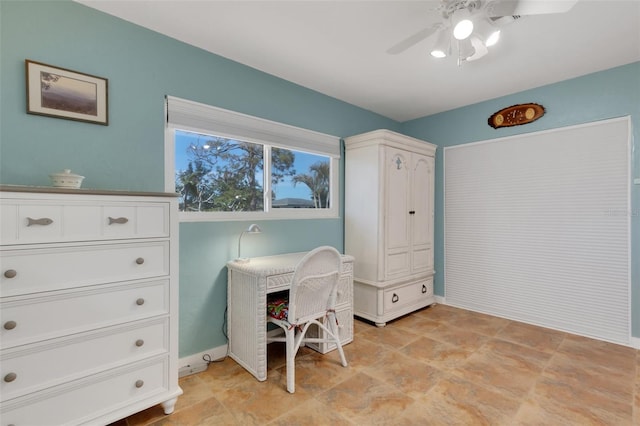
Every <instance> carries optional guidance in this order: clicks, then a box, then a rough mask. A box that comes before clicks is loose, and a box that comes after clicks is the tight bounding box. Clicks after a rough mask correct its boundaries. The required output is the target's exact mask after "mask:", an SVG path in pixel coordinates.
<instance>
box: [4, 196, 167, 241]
mask: <svg viewBox="0 0 640 426" xmlns="http://www.w3.org/2000/svg"><path fill="white" fill-rule="evenodd" d="M170 205H171V204H170V203H169V202H147V203H131V202H129V203H127V202H107V201H105V200H95V201H94V202H89V201H87V202H80V201H77V200H75V201H71V200H66V199H61V200H37V201H36V200H14V199H10V198H8V199H3V200H2V209H1V210H0V213H1V215H0V221H1V222H2V226H1V227H0V229H1V230H2V244H3V245H6V244H35V243H50V242H69V241H94V240H104V239H122V238H150V237H167V236H168V235H169V214H170Z"/></svg>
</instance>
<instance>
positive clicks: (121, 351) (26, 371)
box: [0, 318, 169, 401]
mask: <svg viewBox="0 0 640 426" xmlns="http://www.w3.org/2000/svg"><path fill="white" fill-rule="evenodd" d="M168 350H169V347H168V320H167V319H166V318H162V319H160V320H154V321H144V322H136V323H133V324H132V325H128V326H120V327H110V328H108V329H103V330H101V331H99V332H89V333H81V334H78V335H74V336H71V337H70V338H61V339H57V340H55V341H49V342H45V343H44V344H36V345H29V346H26V347H25V346H23V347H20V348H15V349H14V350H4V351H3V352H2V357H1V360H2V362H1V364H0V377H2V378H4V380H2V382H0V396H1V399H2V401H7V400H10V399H13V398H17V397H20V396H23V395H26V394H28V393H30V392H37V391H39V390H42V389H46V388H49V387H52V386H57V385H60V384H62V383H65V382H69V381H72V380H75V379H79V378H82V377H84V376H88V375H91V374H95V373H98V372H100V371H102V370H106V369H109V368H115V367H121V366H123V365H126V364H128V363H131V362H135V361H140V360H142V359H144V358H148V357H151V356H154V355H160V354H163V353H168ZM8 379H10V380H8Z"/></svg>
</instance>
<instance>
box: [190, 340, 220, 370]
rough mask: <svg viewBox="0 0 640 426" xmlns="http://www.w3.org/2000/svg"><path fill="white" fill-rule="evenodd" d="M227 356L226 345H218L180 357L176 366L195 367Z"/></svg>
mask: <svg viewBox="0 0 640 426" xmlns="http://www.w3.org/2000/svg"><path fill="white" fill-rule="evenodd" d="M225 356H227V345H222V346H218V347H216V348H212V349H209V350H206V351H202V352H199V353H197V354H193V355H189V356H186V357H184V358H180V360H179V361H178V368H179V369H182V368H185V367H196V366H200V365H202V364H207V362H210V361H215V360H218V359H222V358H224V357H225Z"/></svg>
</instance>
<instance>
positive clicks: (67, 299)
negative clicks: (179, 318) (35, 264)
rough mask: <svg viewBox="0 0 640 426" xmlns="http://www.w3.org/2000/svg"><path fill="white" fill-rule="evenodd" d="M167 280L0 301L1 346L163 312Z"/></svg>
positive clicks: (166, 309)
mask: <svg viewBox="0 0 640 426" xmlns="http://www.w3.org/2000/svg"><path fill="white" fill-rule="evenodd" d="M168 291H169V281H168V280H159V281H152V282H142V283H136V284H125V285H119V286H105V287H100V288H96V289H92V290H84V291H73V292H60V293H59V294H53V295H47V296H41V297H23V298H18V300H12V301H3V302H2V303H1V304H0V323H1V324H2V327H1V328H0V336H1V337H2V347H3V349H7V348H11V347H14V346H19V345H25V344H29V343H34V342H37V341H40V340H46V339H52V338H56V337H61V336H67V335H71V334H75V333H80V332H83V331H88V330H92V329H96V328H100V327H107V326H113V325H116V324H121V323H125V322H130V321H135V320H140V319H143V318H150V317H153V316H158V315H165V314H167V313H168V312H169V295H168Z"/></svg>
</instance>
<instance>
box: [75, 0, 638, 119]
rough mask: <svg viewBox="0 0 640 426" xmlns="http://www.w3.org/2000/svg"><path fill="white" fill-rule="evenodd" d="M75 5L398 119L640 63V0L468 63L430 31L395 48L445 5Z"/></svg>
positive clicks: (204, 1)
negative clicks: (436, 47)
mask: <svg viewBox="0 0 640 426" xmlns="http://www.w3.org/2000/svg"><path fill="white" fill-rule="evenodd" d="M76 1H78V2H79V3H83V4H85V5H87V6H90V7H93V8H95V9H98V10H101V11H104V12H106V13H109V14H111V15H115V16H118V17H120V18H122V19H125V20H127V21H130V22H133V23H136V24H138V25H141V26H143V27H146V28H149V29H151V30H154V31H157V32H160V33H163V34H166V35H168V36H170V37H173V38H175V39H178V40H181V41H183V42H185V43H188V44H191V45H194V46H197V47H200V48H202V49H205V50H207V51H210V52H213V53H215V54H218V55H221V56H223V57H226V58H229V59H231V60H234V61H237V62H240V63H242V64H245V65H248V66H250V67H253V68H256V69H259V70H261V71H264V72H266V73H269V74H273V75H275V76H278V77H281V78H283V79H286V80H289V81H292V82H294V83H297V84H299V85H301V86H304V87H308V88H310V89H313V90H316V91H318V92H321V93H324V94H326V95H329V96H332V97H334V98H337V99H341V100H343V101H345V102H348V103H350V104H353V105H357V106H359V107H362V108H364V109H367V110H370V111H373V112H376V113H378V114H381V115H383V116H386V117H389V118H392V119H394V120H397V121H401V122H402V121H406V120H411V119H414V118H418V117H423V116H427V115H431V114H434V113H437V112H441V111H447V110H450V109H453V108H457V107H461V106H464V105H470V104H473V103H476V102H480V101H483V100H487V99H492V98H497V97H500V96H504V95H508V94H511V93H516V92H519V91H522V90H526V89H530V88H534V87H538V86H542V85H545V84H549V83H554V82H557V81H562V80H566V79H569V78H573V77H577V76H580V75H584V74H589V73H592V72H596V71H600V70H604V69H607V68H612V67H615V66H618V65H623V64H627V63H631V62H635V61H640V0H626V1H620V0H608V1H607V0H605V1H595V0H580V1H578V3H577V4H576V5H575V6H574V7H573V8H572V9H571V10H570V11H569V12H566V13H562V14H546V15H528V16H524V17H522V18H521V19H518V20H516V21H515V22H513V23H512V24H510V25H508V26H506V27H504V28H503V30H502V36H501V40H500V42H499V43H498V45H496V46H494V47H492V48H490V51H489V54H488V55H487V56H485V57H484V58H481V59H479V60H477V61H475V62H468V63H465V64H463V65H462V66H461V67H458V66H457V64H456V60H455V59H453V58H447V59H444V60H436V59H434V58H432V57H431V56H430V55H429V54H428V52H429V50H430V46H431V44H432V43H433V41H434V40H433V38H428V39H426V40H423V41H422V42H420V43H418V44H416V45H414V46H413V47H411V48H409V49H408V50H406V51H405V52H403V53H401V54H398V55H391V54H388V53H387V52H386V51H387V50H388V49H389V48H390V47H392V46H393V45H395V44H396V43H398V42H400V41H402V40H404V39H405V38H407V37H409V36H411V35H412V34H415V33H416V32H418V31H420V30H422V29H424V28H425V27H427V26H430V25H431V24H432V23H434V22H437V21H438V16H439V15H438V13H439V12H438V11H436V10H435V9H436V8H437V6H438V5H439V4H440V1H438V0H426V1H417V0H413V1H391V0H390V1H380V0H377V1H362V0H342V1H310V0H298V1H293V0H289V1H269V0H260V1H244V0H236V1H218V0H199V1H193V0H160V1H159V0H155V1H149V0H146V1H144V0H76ZM528 1H541V0H528ZM555 1H563V0H555ZM638 78H640V76H639V77H638Z"/></svg>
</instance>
